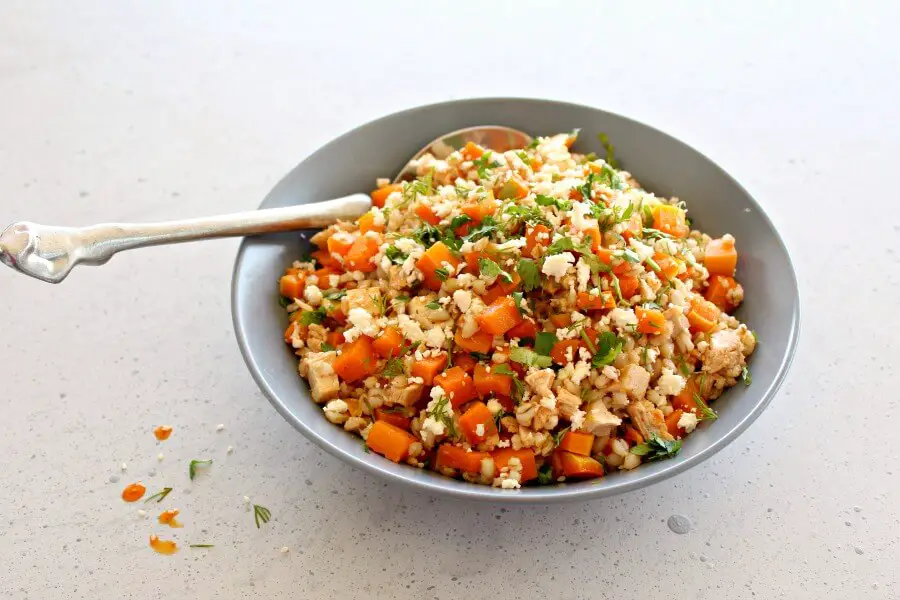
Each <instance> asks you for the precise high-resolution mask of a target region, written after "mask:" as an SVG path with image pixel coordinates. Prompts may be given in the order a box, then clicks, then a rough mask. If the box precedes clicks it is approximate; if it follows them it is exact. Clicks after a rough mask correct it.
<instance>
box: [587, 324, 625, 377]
mask: <svg viewBox="0 0 900 600" xmlns="http://www.w3.org/2000/svg"><path fill="white" fill-rule="evenodd" d="M596 343H597V351H596V352H595V353H594V358H593V359H592V360H591V366H593V367H594V368H595V369H596V368H598V367H602V366H605V365H611V364H612V363H613V361H615V360H616V357H617V356H618V355H619V353H620V352H621V351H622V346H624V345H625V341H624V340H623V339H622V338H620V337H619V336H617V335H616V334H614V333H613V332H611V331H604V332H603V333H601V334H600V335H598V336H597V342H596Z"/></svg>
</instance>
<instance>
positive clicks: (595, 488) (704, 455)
mask: <svg viewBox="0 0 900 600" xmlns="http://www.w3.org/2000/svg"><path fill="white" fill-rule="evenodd" d="M481 102H519V103H522V104H545V103H552V104H557V105H562V106H563V107H566V106H568V107H572V108H578V109H589V110H595V111H600V112H604V113H607V114H609V115H611V116H613V117H615V118H618V119H621V120H623V121H627V122H630V123H633V124H635V125H638V126H641V127H645V128H648V129H650V130H652V131H654V132H655V133H657V134H659V135H662V136H665V137H667V138H669V139H671V140H672V141H674V142H676V143H678V144H680V145H683V146H686V147H687V148H689V149H691V150H692V151H694V152H696V153H697V154H699V155H700V156H702V157H703V158H704V159H705V160H707V161H708V162H709V163H710V164H711V165H713V166H714V167H715V168H716V169H718V170H719V171H720V172H721V173H722V174H724V175H725V176H726V177H727V178H728V180H730V181H731V183H733V184H734V185H735V186H736V187H737V188H738V189H740V190H741V191H742V192H743V193H744V194H745V195H746V197H747V199H748V200H749V201H750V203H751V204H752V206H753V209H754V210H756V211H757V212H758V213H759V215H760V216H761V217H762V219H763V221H764V222H765V223H766V224H767V225H768V226H769V227H770V228H771V230H772V232H773V233H774V234H775V239H776V241H777V243H778V246H779V247H780V249H781V250H782V252H783V253H784V255H785V257H786V258H787V265H788V269H789V276H790V280H791V283H792V285H791V290H790V291H791V292H792V294H793V297H794V298H795V301H794V303H793V312H792V314H791V315H790V326H789V327H790V330H789V332H788V340H787V346H786V348H785V353H784V355H783V356H782V358H781V362H780V364H779V365H778V370H777V371H776V373H775V377H774V378H773V379H772V381H771V383H770V384H769V386H768V387H767V388H766V390H765V391H764V392H763V393H762V395H761V396H760V399H759V400H758V401H757V402H756V403H755V404H754V405H753V407H752V408H751V410H750V411H748V412H747V414H746V415H745V416H744V417H743V418H742V419H741V420H740V421H739V422H738V423H737V424H736V425H734V426H733V427H732V428H731V429H730V430H728V431H727V432H724V434H722V435H721V437H720V438H719V439H718V440H717V441H715V442H713V443H712V444H710V445H709V446H707V447H705V448H703V449H701V450H699V451H698V452H697V453H696V454H694V455H693V456H690V457H688V458H687V459H684V460H679V461H666V462H665V463H664V464H665V466H664V467H662V468H660V469H659V470H658V471H656V472H653V473H648V474H647V475H645V476H643V477H637V478H635V479H630V480H627V481H615V480H613V481H612V482H608V481H609V480H607V479H606V478H603V479H601V481H602V482H604V485H578V486H571V487H570V486H563V487H556V486H546V487H545V486H541V487H538V488H528V489H527V493H522V492H526V490H521V491H512V493H511V490H500V489H497V488H492V487H488V486H483V485H477V484H467V485H464V486H463V485H461V486H457V487H450V486H447V485H445V484H444V483H443V482H442V481H441V480H440V479H437V478H435V479H428V478H421V479H417V478H410V477H403V476H398V475H397V474H396V473H394V472H392V471H389V470H387V469H385V468H383V467H382V466H381V465H380V464H379V461H377V460H367V459H365V458H363V457H360V456H357V455H354V454H351V453H349V452H346V451H344V450H343V449H341V448H339V447H337V446H335V445H333V444H331V442H329V441H328V440H327V439H325V438H324V437H322V436H320V435H319V434H317V433H316V432H315V431H313V430H312V429H311V428H310V427H309V426H307V425H306V424H305V423H304V422H303V421H302V420H301V419H298V418H296V417H295V416H294V415H293V414H292V413H291V412H290V410H288V408H287V406H286V405H285V404H284V403H283V402H282V401H281V400H280V399H279V398H278V396H277V394H276V393H275V392H274V390H273V389H272V387H271V386H270V385H269V383H268V381H266V378H265V377H264V376H263V368H261V366H260V365H259V364H258V363H257V362H256V359H255V357H254V356H253V354H252V352H251V351H250V348H249V343H248V338H247V333H246V330H245V327H244V325H245V324H244V322H243V321H242V319H241V318H240V317H239V314H240V313H239V311H238V304H239V303H240V299H239V294H238V286H237V276H238V273H239V272H240V271H241V268H242V264H243V261H244V257H245V253H246V250H247V248H248V244H249V240H248V238H244V239H243V240H241V244H240V246H239V248H238V251H237V256H236V258H235V263H234V267H233V269H232V277H231V316H232V324H233V326H234V333H235V336H236V338H237V342H238V347H239V348H240V351H241V355H242V356H243V358H244V362H245V363H246V365H247V368H248V369H249V371H250V374H251V376H252V377H253V379H254V381H256V384H257V385H258V386H259V388H260V390H261V391H262V392H263V394H264V395H265V396H266V398H267V399H268V400H269V402H270V403H271V404H272V405H273V406H274V407H275V409H276V410H277V411H278V412H279V413H280V414H281V416H282V417H284V419H285V420H286V421H287V422H288V423H290V424H291V425H293V426H294V428H295V429H297V430H298V431H300V433H302V434H303V435H304V436H305V437H306V438H307V439H308V440H310V441H312V442H313V443H314V444H316V445H317V446H319V447H320V448H321V449H323V450H325V451H326V452H328V453H329V454H331V455H332V456H334V457H336V458H338V459H340V460H343V461H344V462H346V463H347V464H349V465H350V466H352V467H355V468H358V469H362V470H363V471H365V472H367V473H371V474H373V475H376V476H377V477H380V478H382V479H385V480H387V481H391V482H394V483H400V484H404V485H406V486H408V487H410V488H414V489H417V490H419V491H423V492H427V493H430V494H434V495H441V496H450V497H455V498H461V499H471V500H478V501H481V502H493V503H498V504H542V503H554V502H564V501H576V500H588V499H594V498H601V497H608V496H614V495H617V494H622V493H626V492H629V491H633V490H636V489H640V488H644V487H647V486H650V485H653V484H655V483H659V482H661V481H664V480H666V479H669V478H670V477H673V476H675V475H677V474H679V473H682V472H684V471H686V470H687V469H690V468H692V467H695V466H697V465H699V464H700V463H702V462H704V461H705V460H707V459H709V458H710V457H712V456H713V455H714V454H716V453H717V452H719V451H720V450H722V449H723V448H725V446H727V445H728V444H730V443H731V442H733V441H734V440H735V439H736V438H737V437H738V436H740V434H741V433H743V432H744V431H745V430H746V429H747V428H748V427H749V426H750V425H751V424H752V423H753V422H754V421H756V419H757V418H759V416H760V415H761V414H762V412H763V411H764V410H765V409H766V408H767V407H768V406H769V404H770V403H771V402H772V400H773V399H774V398H775V395H776V394H777V392H778V390H779V389H780V388H781V385H782V384H783V383H784V380H785V378H786V377H787V374H788V372H789V371H790V367H791V364H792V363H793V361H794V357H795V355H796V352H797V344H798V340H799V337H800V304H801V298H800V288H799V284H798V281H797V275H796V269H795V268H794V265H793V262H792V260H791V255H790V252H789V251H788V248H787V245H786V244H785V243H784V240H783V239H782V237H781V234H780V233H779V232H778V229H777V228H776V227H775V225H774V224H773V223H772V220H771V219H770V218H769V215H768V214H767V213H766V212H765V210H763V208H762V206H760V204H759V202H757V201H756V199H755V198H754V197H753V195H752V194H750V192H749V191H748V190H747V189H746V188H745V187H744V186H743V185H742V184H741V183H740V182H739V181H737V180H736V179H735V178H734V177H733V176H732V175H731V174H730V173H728V172H727V171H726V170H725V169H723V168H722V167H721V166H719V164H718V163H716V162H715V161H713V160H712V159H710V158H709V157H708V156H706V154H704V153H702V152H700V151H699V150H697V149H696V148H694V147H693V146H690V145H689V144H687V143H686V142H683V141H681V140H680V139H678V138H676V137H674V136H672V135H669V134H668V133H666V132H664V131H662V130H660V129H657V128H655V127H653V126H651V125H647V124H646V123H643V122H641V121H638V120H636V119H632V118H629V117H626V116H624V115H621V114H618V113H615V112H611V111H607V110H604V109H600V108H597V107H595V106H590V105H586V104H577V103H573V102H566V101H560V100H554V99H549V98H529V97H503V96H498V97H490V96H489V97H474V98H465V99H459V100H449V101H444V102H436V103H431V104H423V105H419V106H415V107H412V108H408V109H406V110H402V111H398V112H394V113H390V114H387V115H384V116H381V117H378V118H376V119H372V120H370V121H367V122H365V123H361V124H359V125H357V126H355V127H353V128H352V129H350V130H347V131H345V132H344V133H342V134H341V135H339V136H338V137H336V138H334V139H333V140H331V141H330V142H328V143H326V144H325V145H323V146H321V147H320V148H318V149H317V150H315V151H314V152H312V153H311V154H309V155H307V156H305V157H304V158H303V159H302V160H301V161H300V162H299V163H297V164H298V166H299V164H301V163H302V162H304V161H306V160H308V159H309V158H310V157H311V156H313V155H315V154H317V153H319V152H322V151H324V150H326V149H327V148H329V147H330V146H332V145H333V144H337V143H338V142H339V141H341V140H343V139H344V138H346V137H348V136H350V135H352V134H353V133H355V132H356V130H358V129H360V128H362V127H366V126H369V125H372V124H375V123H378V122H381V121H384V120H388V119H396V118H397V117H403V116H409V115H412V114H414V113H417V112H422V111H428V110H434V109H439V108H441V107H444V106H449V105H459V104H469V103H481ZM296 168H297V167H296V166H295V167H294V169H296ZM294 169H291V170H290V171H288V172H287V173H286V174H285V175H284V176H283V177H282V178H281V179H280V180H279V181H278V183H276V184H275V185H274V186H273V187H272V189H271V190H270V191H269V193H268V194H266V196H265V197H264V198H263V200H262V202H261V203H260V205H259V206H258V207H257V210H259V209H261V208H262V207H263V206H264V205H265V204H266V202H267V201H268V200H269V198H270V197H271V195H272V194H273V192H274V191H275V190H277V189H278V188H279V187H280V186H281V185H282V184H283V183H284V181H285V180H286V179H287V178H288V177H289V176H290V174H291V173H292V172H293V171H294ZM410 468H413V467H410Z"/></svg>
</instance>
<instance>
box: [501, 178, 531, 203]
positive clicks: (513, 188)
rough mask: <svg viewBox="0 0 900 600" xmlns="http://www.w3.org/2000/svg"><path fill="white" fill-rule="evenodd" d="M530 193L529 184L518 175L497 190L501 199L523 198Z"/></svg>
mask: <svg viewBox="0 0 900 600" xmlns="http://www.w3.org/2000/svg"><path fill="white" fill-rule="evenodd" d="M527 195H528V185H527V184H526V183H525V182H524V181H522V180H521V179H519V178H518V177H510V178H509V179H507V180H506V181H505V182H504V183H503V185H502V186H500V189H499V190H498V191H497V197H498V198H500V199H501V200H511V199H522V198H524V197H525V196H527Z"/></svg>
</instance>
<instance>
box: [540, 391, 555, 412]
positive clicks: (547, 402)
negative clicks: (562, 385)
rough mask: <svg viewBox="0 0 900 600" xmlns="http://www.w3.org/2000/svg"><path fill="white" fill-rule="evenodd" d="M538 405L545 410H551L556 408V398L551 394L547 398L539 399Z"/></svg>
mask: <svg viewBox="0 0 900 600" xmlns="http://www.w3.org/2000/svg"><path fill="white" fill-rule="evenodd" d="M540 404H541V406H543V407H544V408H546V409H547V410H553V409H555V408H556V396H554V395H552V394H551V395H549V396H544V397H543V398H541V400H540Z"/></svg>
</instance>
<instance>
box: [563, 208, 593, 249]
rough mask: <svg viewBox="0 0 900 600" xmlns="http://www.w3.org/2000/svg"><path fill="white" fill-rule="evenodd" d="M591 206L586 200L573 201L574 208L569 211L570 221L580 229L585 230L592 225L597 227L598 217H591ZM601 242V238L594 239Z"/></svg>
mask: <svg viewBox="0 0 900 600" xmlns="http://www.w3.org/2000/svg"><path fill="white" fill-rule="evenodd" d="M590 214H591V207H590V206H588V204H587V203H586V202H573V203H572V210H570V211H569V213H568V215H569V221H570V222H571V223H572V226H573V227H574V228H575V229H577V230H578V231H584V230H585V229H590V228H592V227H597V219H592V218H590V216H589V215H590ZM594 241H595V242H599V241H600V240H594Z"/></svg>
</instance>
